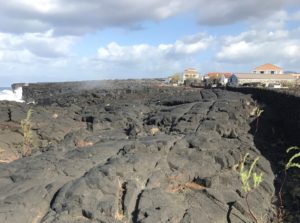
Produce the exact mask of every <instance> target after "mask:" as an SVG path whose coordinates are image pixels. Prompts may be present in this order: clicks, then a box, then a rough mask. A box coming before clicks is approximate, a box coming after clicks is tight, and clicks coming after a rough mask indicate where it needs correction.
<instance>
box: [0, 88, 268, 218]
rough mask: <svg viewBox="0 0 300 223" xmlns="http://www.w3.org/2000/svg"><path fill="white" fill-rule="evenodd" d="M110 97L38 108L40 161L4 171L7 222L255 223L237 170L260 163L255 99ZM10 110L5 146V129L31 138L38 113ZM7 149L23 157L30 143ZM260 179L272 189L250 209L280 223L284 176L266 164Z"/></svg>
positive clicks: (5, 166)
mask: <svg viewBox="0 0 300 223" xmlns="http://www.w3.org/2000/svg"><path fill="white" fill-rule="evenodd" d="M101 92H102V91H97V90H93V91H85V92H81V93H78V94H76V95H71V94H70V95H68V96H67V95H61V96H57V97H56V98H55V99H53V100H52V101H51V102H50V101H48V102H50V103H45V104H42V103H40V104H39V105H31V107H32V109H33V111H34V113H33V116H32V119H31V121H32V123H33V127H32V131H33V132H34V139H35V142H34V145H33V148H32V155H31V156H29V157H25V158H21V159H17V160H15V161H13V162H10V163H2V164H1V165H0V219H1V222H7V223H8V222H15V223H19V222H20V223H21V222H40V223H54V222H59V223H69V222H86V223H88V222H103V223H104V222H106V223H108V222H141V223H153V222H155V223H165V222H181V223H187V222H195V223H199V222H200V223H202V222H203V223H224V222H232V223H240V222H245V223H250V222H253V219H251V216H250V215H249V214H248V210H247V205H246V203H245V194H244V193H243V192H242V189H241V183H240V179H239V173H238V170H237V167H238V165H239V163H240V161H241V158H242V157H243V156H244V155H245V154H246V153H250V156H251V157H252V158H255V157H256V156H259V155H260V153H259V151H258V150H257V149H256V147H255V145H254V142H253V136H252V135H251V134H250V133H249V131H250V125H249V123H250V122H251V121H253V119H254V117H251V114H252V113H253V110H254V109H255V108H256V107H255V103H254V101H253V100H252V99H251V98H250V96H247V95H243V94H240V93H233V92H227V91H222V90H198V89H193V90H191V89H186V90H184V89H176V88H173V89H169V88H147V89H146V90H145V89H139V90H136V91H128V92H127V93H126V92H122V94H117V95H116V91H114V93H111V95H107V97H102V96H101V97H99V94H100V93H101ZM102 93H103V92H102ZM108 93H109V92H108ZM70 97H71V98H72V99H73V100H72V101H71V102H70V101H69V99H70ZM57 101H60V102H61V103H63V102H64V101H65V102H66V103H63V104H65V107H63V108H62V107H61V106H58V103H57ZM0 107H1V110H0V112H1V114H2V113H3V116H2V115H1V125H2V127H1V126H0V129H1V131H0V138H1V137H2V136H3V135H5V134H6V132H7V131H8V132H9V131H10V132H13V129H12V127H11V126H10V127H7V128H6V127H5V125H6V126H7V125H11V123H12V122H13V123H15V124H16V127H15V128H16V129H15V132H16V134H17V135H18V137H19V136H22V132H21V131H20V129H18V125H19V124H20V120H21V119H22V118H24V117H25V116H26V111H27V110H28V109H29V107H30V105H20V104H10V103H6V102H3V103H1V105H0ZM8 108H11V110H12V114H13V115H12V116H11V120H9V115H8ZM14 114H16V115H14ZM3 138H7V139H6V140H8V138H10V137H3ZM1 139H2V138H1ZM19 141H20V140H19ZM1 143H2V142H1ZM2 144H3V145H9V148H8V149H11V150H14V152H15V153H16V154H19V156H20V154H21V152H20V151H18V150H21V149H22V147H21V144H20V145H19V148H18V149H16V148H14V147H13V146H12V144H11V143H10V142H8V141H6V142H5V143H2ZM2 144H0V147H1V148H2V147H3V145H2ZM8 149H7V150H8ZM257 171H258V172H260V171H261V172H263V173H264V181H263V183H262V185H261V186H260V187H259V188H258V189H257V190H256V191H254V192H253V193H251V196H249V202H250V204H251V207H252V211H253V212H254V213H255V214H256V215H257V216H258V217H259V218H261V219H264V220H265V222H270V221H271V220H270V218H271V216H272V212H273V207H272V204H271V199H272V196H273V195H274V187H273V180H274V175H273V173H272V171H271V167H270V164H269V162H268V161H267V160H266V159H265V158H264V157H261V158H260V160H259V162H258V166H257Z"/></svg>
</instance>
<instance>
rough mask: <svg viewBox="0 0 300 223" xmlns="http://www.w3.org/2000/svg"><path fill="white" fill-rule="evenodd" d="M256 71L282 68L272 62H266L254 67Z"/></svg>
mask: <svg viewBox="0 0 300 223" xmlns="http://www.w3.org/2000/svg"><path fill="white" fill-rule="evenodd" d="M255 70H256V71H260V70H282V68H280V67H277V66H275V65H273V64H270V63H266V64H263V65H261V66H258V67H256V68H255Z"/></svg>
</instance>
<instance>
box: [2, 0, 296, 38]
mask: <svg viewBox="0 0 300 223" xmlns="http://www.w3.org/2000/svg"><path fill="white" fill-rule="evenodd" d="M295 2H296V0H289V1H284V0H265V1H261V0H243V1H242V2H241V1H240V0H223V1H220V0H210V1H207V0H190V1H184V0H151V1H140V0H122V1H119V0H101V1H99V0H89V1H78V0H10V1H4V2H1V8H0V30H2V31H5V32H10V33H23V32H25V31H26V32H45V31H46V30H49V29H53V30H54V33H55V34H60V35H65V34H68V35H82V34H85V33H87V32H91V31H94V30H99V29H103V28H106V27H112V26H114V27H127V28H128V27H129V28H130V27H134V26H137V25H139V24H141V23H142V22H144V21H158V20H162V19H166V18H169V17H171V16H175V15H178V14H182V13H186V12H189V13H192V14H194V15H195V16H197V17H198V21H199V23H201V24H205V25H224V24H232V23H236V22H240V21H245V20H251V19H257V18H258V19H260V20H261V19H264V18H267V17H270V16H273V15H274V14H275V15H276V13H278V12H280V11H282V8H284V7H285V6H289V5H291V4H296V3H295ZM279 23H280V21H279ZM269 25H273V26H274V25H278V21H277V22H276V24H269Z"/></svg>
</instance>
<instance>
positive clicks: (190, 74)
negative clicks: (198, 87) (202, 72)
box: [183, 68, 199, 81]
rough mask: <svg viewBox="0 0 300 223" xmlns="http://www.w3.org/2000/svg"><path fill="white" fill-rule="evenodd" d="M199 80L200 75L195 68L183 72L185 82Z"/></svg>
mask: <svg viewBox="0 0 300 223" xmlns="http://www.w3.org/2000/svg"><path fill="white" fill-rule="evenodd" d="M198 78H199V73H198V71H197V70H196V69H194V68H188V69H185V71H184V72H183V81H185V80H193V79H198Z"/></svg>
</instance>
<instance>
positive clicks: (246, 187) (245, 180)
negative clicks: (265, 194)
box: [240, 153, 263, 223]
mask: <svg viewBox="0 0 300 223" xmlns="http://www.w3.org/2000/svg"><path fill="white" fill-rule="evenodd" d="M248 156H249V153H247V154H246V155H245V156H244V158H243V160H242V162H241V164H240V178H241V182H242V189H243V191H244V192H245V193H246V197H245V200H246V204H247V207H248V211H249V213H250V215H251V217H252V218H253V220H254V221H255V222H256V223H258V222H259V221H258V218H257V217H256V216H255V214H254V213H253V211H252V210H251V208H250V205H249V201H248V196H249V194H250V192H251V191H253V190H255V189H256V188H257V187H258V186H259V185H260V183H261V182H262V181H263V174H262V173H260V174H258V173H257V172H254V171H253V169H254V167H255V165H256V163H257V161H258V160H259V157H256V158H255V159H254V160H253V162H252V163H251V165H250V168H249V169H246V168H245V163H246V160H247V158H248Z"/></svg>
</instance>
